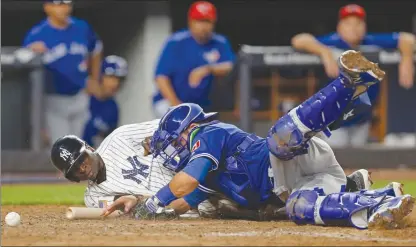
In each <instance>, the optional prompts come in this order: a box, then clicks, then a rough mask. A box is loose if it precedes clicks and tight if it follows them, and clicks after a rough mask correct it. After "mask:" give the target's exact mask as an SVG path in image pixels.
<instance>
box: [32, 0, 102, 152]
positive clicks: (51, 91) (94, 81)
mask: <svg viewBox="0 0 416 247" xmlns="http://www.w3.org/2000/svg"><path fill="white" fill-rule="evenodd" d="M43 8H44V11H45V13H46V15H47V18H46V19H45V20H43V21H41V22H40V23H39V24H37V25H36V26H34V27H33V28H32V29H31V30H30V31H29V33H28V34H27V35H26V38H25V40H24V46H25V47H28V48H30V49H32V50H33V51H35V52H37V53H42V54H44V56H43V61H44V64H45V68H46V73H45V80H46V93H47V95H46V99H45V100H46V102H45V103H46V104H45V105H46V106H45V110H46V131H47V135H48V136H49V143H50V144H52V143H53V142H54V141H55V140H56V139H58V138H59V137H61V136H63V135H66V134H74V135H77V136H82V133H83V130H84V127H85V123H86V121H87V120H88V115H89V113H88V103H89V97H88V95H87V92H86V91H88V93H90V94H97V95H99V94H101V89H100V86H99V83H98V80H99V76H100V72H101V70H100V67H101V57H102V55H101V54H102V49H103V45H102V42H101V41H100V40H99V38H98V37H97V34H96V33H95V32H94V31H93V30H92V28H91V26H90V25H88V24H87V23H86V22H85V21H83V20H80V19H77V18H74V17H71V11H72V3H71V1H68V0H65V1H64V0H45V1H44V5H43ZM85 89H87V90H85Z"/></svg>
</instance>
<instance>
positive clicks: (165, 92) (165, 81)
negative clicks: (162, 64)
mask: <svg viewBox="0 0 416 247" xmlns="http://www.w3.org/2000/svg"><path fill="white" fill-rule="evenodd" d="M156 84H157V86H158V88H159V90H160V93H161V94H162V96H163V98H165V99H167V100H168V101H169V103H170V104H171V105H172V106H175V105H178V104H180V103H181V101H180V100H179V99H178V97H177V96H176V93H175V91H174V90H173V87H172V83H171V81H170V79H169V78H168V77H167V76H163V75H159V76H157V77H156Z"/></svg>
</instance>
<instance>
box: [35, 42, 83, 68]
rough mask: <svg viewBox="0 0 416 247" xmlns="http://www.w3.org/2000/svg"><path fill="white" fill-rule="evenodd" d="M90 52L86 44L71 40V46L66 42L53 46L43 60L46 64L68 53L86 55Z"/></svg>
mask: <svg viewBox="0 0 416 247" xmlns="http://www.w3.org/2000/svg"><path fill="white" fill-rule="evenodd" d="M87 53H88V49H87V47H86V46H85V45H83V44H80V43H77V42H71V44H70V45H69V47H67V45H66V44H65V43H60V44H58V45H56V46H54V47H52V48H50V49H49V50H48V51H47V52H46V53H45V56H44V57H43V61H44V63H46V64H50V63H53V62H55V61H57V60H59V59H61V58H63V57H65V56H66V55H67V54H71V55H81V56H85V55H87Z"/></svg>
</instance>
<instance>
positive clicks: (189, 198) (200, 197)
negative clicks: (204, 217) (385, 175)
mask: <svg viewBox="0 0 416 247" xmlns="http://www.w3.org/2000/svg"><path fill="white" fill-rule="evenodd" d="M208 196H209V194H208V193H206V192H203V191H202V190H200V189H199V188H196V189H195V190H194V191H192V192H191V193H190V194H188V195H186V196H184V197H183V199H184V200H185V202H186V203H188V204H189V206H191V207H192V208H196V207H197V206H198V204H200V203H201V202H203V201H205V200H206V199H207V198H208Z"/></svg>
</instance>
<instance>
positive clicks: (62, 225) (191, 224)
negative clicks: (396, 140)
mask: <svg viewBox="0 0 416 247" xmlns="http://www.w3.org/2000/svg"><path fill="white" fill-rule="evenodd" d="M415 173H416V171H412V172H409V171H408V170H407V171H406V170H403V171H399V170H394V171H393V170H391V171H383V172H380V171H374V172H373V177H374V178H375V179H389V180H395V179H397V178H401V179H415V178H416V176H415ZM347 174H348V171H347ZM403 176H407V177H403ZM66 208H67V206H3V207H2V210H1V216H2V219H4V217H5V215H6V214H7V213H8V212H11V211H15V212H18V213H19V214H20V215H21V217H22V222H21V224H20V225H19V226H17V227H10V226H7V225H5V223H4V220H2V222H1V228H2V229H1V233H2V236H1V243H2V246H12V245H13V246H16V245H20V246H32V245H35V246H58V245H66V246H68V245H77V246H87V245H94V246H101V245H106V246H110V245H111V246H132V245H135V246H138V245H141V246H145V245H146V246H150V245H153V246H155V245H169V246H173V245H176V246H184V245H192V246H196V245H205V246H214V245H222V246H224V245H228V246H230V245H233V246H239V245H251V246H253V245H257V246H265V245H285V246H289V245H292V246H294V245H304V246H312V245H315V246H322V245H326V246H335V245H337V246H340V245H343V246H353V245H384V246H405V245H407V246H416V237H415V236H416V208H415V210H414V212H413V214H412V215H410V216H409V217H408V218H407V222H408V223H409V226H408V227H406V228H404V229H399V230H357V229H353V228H340V227H321V226H297V225H295V224H294V223H291V222H287V221H282V222H254V221H243V220H232V221H231V220H227V221H225V220H208V219H188V220H174V221H138V220H133V219H129V218H127V217H125V216H122V217H119V218H116V219H100V220H73V221H70V220H67V219H66V218H65V211H66Z"/></svg>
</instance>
